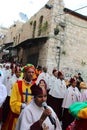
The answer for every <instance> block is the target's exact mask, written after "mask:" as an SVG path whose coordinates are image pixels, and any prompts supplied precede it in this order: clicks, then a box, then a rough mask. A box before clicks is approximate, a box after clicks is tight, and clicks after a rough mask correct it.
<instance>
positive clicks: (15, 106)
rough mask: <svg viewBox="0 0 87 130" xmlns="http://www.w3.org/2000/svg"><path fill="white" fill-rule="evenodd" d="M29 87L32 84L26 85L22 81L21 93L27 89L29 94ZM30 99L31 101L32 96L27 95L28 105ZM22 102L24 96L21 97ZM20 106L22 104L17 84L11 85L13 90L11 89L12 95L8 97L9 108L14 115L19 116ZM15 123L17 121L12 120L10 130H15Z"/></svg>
mask: <svg viewBox="0 0 87 130" xmlns="http://www.w3.org/2000/svg"><path fill="white" fill-rule="evenodd" d="M31 86H32V84H26V83H25V81H24V80H23V81H22V93H23V92H26V88H27V89H28V93H31V90H30V87H31ZM31 99H32V96H30V95H29V96H28V102H27V103H30V101H31ZM23 102H25V95H23ZM21 105H22V102H21V95H20V92H19V89H18V83H15V84H14V85H13V89H12V93H11V97H10V107H11V110H12V112H14V113H16V114H20V112H21ZM16 121H17V118H15V119H14V122H13V127H12V130H15V125H16Z"/></svg>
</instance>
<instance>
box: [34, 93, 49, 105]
mask: <svg viewBox="0 0 87 130" xmlns="http://www.w3.org/2000/svg"><path fill="white" fill-rule="evenodd" d="M34 99H35V103H36V104H37V106H39V107H41V106H42V103H43V102H46V101H47V93H44V94H40V95H38V96H36V97H34Z"/></svg>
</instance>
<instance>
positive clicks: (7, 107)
mask: <svg viewBox="0 0 87 130" xmlns="http://www.w3.org/2000/svg"><path fill="white" fill-rule="evenodd" d="M20 74H21V68H20V67H19V66H15V68H14V67H13V68H12V73H11V77H10V78H9V80H8V84H7V86H6V88H7V97H6V100H5V103H4V105H3V116H2V122H5V120H6V118H7V116H8V113H9V111H10V104H9V101H10V95H11V91H12V88H13V85H14V83H15V82H16V81H18V80H20Z"/></svg>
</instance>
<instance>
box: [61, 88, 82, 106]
mask: <svg viewBox="0 0 87 130" xmlns="http://www.w3.org/2000/svg"><path fill="white" fill-rule="evenodd" d="M77 101H81V93H80V92H79V90H78V88H77V87H75V88H73V87H72V86H70V87H68V89H67V91H66V94H65V97H64V99H63V103H62V107H63V108H69V106H70V105H71V104H72V103H74V102H77Z"/></svg>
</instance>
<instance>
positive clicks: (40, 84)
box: [39, 80, 46, 88]
mask: <svg viewBox="0 0 87 130" xmlns="http://www.w3.org/2000/svg"><path fill="white" fill-rule="evenodd" d="M39 86H40V87H41V88H42V87H44V88H46V84H45V82H44V81H43V80H41V81H40V83H39Z"/></svg>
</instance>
